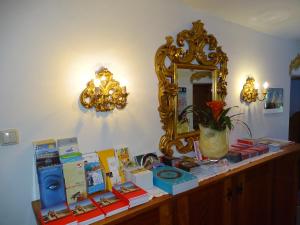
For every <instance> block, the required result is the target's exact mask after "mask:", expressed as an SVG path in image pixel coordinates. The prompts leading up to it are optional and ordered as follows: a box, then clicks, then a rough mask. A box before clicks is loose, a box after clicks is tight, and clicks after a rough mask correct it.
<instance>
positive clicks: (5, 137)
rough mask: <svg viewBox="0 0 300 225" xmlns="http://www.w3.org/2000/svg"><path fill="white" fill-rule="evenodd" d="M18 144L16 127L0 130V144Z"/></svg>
mask: <svg viewBox="0 0 300 225" xmlns="http://www.w3.org/2000/svg"><path fill="white" fill-rule="evenodd" d="M16 144H19V132H18V130H17V129H9V130H2V131H0V145H16Z"/></svg>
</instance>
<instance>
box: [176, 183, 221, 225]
mask: <svg viewBox="0 0 300 225" xmlns="http://www.w3.org/2000/svg"><path fill="white" fill-rule="evenodd" d="M224 191H225V190H224V182H223V181H220V182H217V183H215V184H210V185H208V186H207V187H204V188H199V189H198V190H197V191H194V192H192V193H190V194H189V195H188V201H187V205H188V210H189V213H188V216H187V218H186V220H188V222H187V223H183V224H184V225H187V224H190V225H223V224H224V204H225V203H224ZM179 207H180V206H179Z"/></svg>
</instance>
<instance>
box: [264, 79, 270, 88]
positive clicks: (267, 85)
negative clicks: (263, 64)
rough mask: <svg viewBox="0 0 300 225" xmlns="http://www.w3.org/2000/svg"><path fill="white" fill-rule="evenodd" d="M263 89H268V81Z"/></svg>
mask: <svg viewBox="0 0 300 225" xmlns="http://www.w3.org/2000/svg"><path fill="white" fill-rule="evenodd" d="M263 87H264V89H268V87H269V83H268V82H267V81H266V82H265V83H264V84H263Z"/></svg>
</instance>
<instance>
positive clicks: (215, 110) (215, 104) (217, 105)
mask: <svg viewBox="0 0 300 225" xmlns="http://www.w3.org/2000/svg"><path fill="white" fill-rule="evenodd" d="M206 105H207V106H208V107H209V108H210V109H211V111H212V114H213V117H214V119H215V120H216V121H218V120H219V117H220V115H221V113H222V111H223V109H224V106H225V103H224V102H223V101H211V102H207V103H206Z"/></svg>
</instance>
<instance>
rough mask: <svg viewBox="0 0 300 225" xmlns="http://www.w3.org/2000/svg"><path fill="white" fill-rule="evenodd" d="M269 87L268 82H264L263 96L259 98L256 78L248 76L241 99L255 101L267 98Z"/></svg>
mask: <svg viewBox="0 0 300 225" xmlns="http://www.w3.org/2000/svg"><path fill="white" fill-rule="evenodd" d="M268 87H269V84H268V82H265V83H264V84H263V90H262V93H261V98H259V93H258V85H257V84H256V83H255V80H254V78H252V77H248V78H247V80H246V83H245V84H244V86H243V89H242V91H241V100H243V101H245V102H247V103H251V102H255V101H256V100H259V101H263V100H265V99H266V95H267V90H268Z"/></svg>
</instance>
